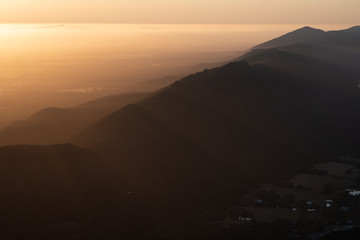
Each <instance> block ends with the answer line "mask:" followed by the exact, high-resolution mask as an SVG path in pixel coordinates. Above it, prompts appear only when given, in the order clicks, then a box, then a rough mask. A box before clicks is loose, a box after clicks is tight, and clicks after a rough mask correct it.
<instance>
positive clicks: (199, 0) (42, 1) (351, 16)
mask: <svg viewBox="0 0 360 240" xmlns="http://www.w3.org/2000/svg"><path fill="white" fill-rule="evenodd" d="M359 9H360V2H359V1H358V0H343V1H337V0H316V1H314V0H297V1H289V0H221V1H220V0H51V1H49V0H1V1H0V22H1V21H2V22H67V23H69V22H77V23H79V22H82V23H84V22H85V23H105V22H112V23H241V24H244V23H261V24H263V23H267V24H268V23H281V24H289V23H296V24H308V23H319V24H324V23H325V24H329V23H337V24H339V23H344V24H358V23H359V22H360V20H359Z"/></svg>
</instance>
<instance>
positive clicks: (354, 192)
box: [345, 189, 360, 197]
mask: <svg viewBox="0 0 360 240" xmlns="http://www.w3.org/2000/svg"><path fill="white" fill-rule="evenodd" d="M345 190H346V191H348V192H349V195H350V196H353V197H356V196H359V195H360V190H357V189H345Z"/></svg>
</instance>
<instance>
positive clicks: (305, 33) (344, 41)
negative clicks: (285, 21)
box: [253, 26, 360, 49]
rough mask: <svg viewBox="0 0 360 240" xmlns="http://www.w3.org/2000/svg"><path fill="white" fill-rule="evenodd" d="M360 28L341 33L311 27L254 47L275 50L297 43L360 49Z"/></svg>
mask: <svg viewBox="0 0 360 240" xmlns="http://www.w3.org/2000/svg"><path fill="white" fill-rule="evenodd" d="M359 37H360V27H359V26H354V27H351V28H349V29H344V30H339V31H327V32H325V31H323V30H320V29H314V28H311V27H303V28H300V29H297V30H295V31H293V32H290V33H287V34H285V35H283V36H280V37H278V38H275V39H272V40H270V41H267V42H265V43H262V44H260V45H257V46H255V47H253V49H259V48H275V47H281V46H286V45H293V44H297V43H312V44H321V45H323V46H324V45H332V46H345V47H354V46H355V47H359V46H360V43H359V41H358V39H359Z"/></svg>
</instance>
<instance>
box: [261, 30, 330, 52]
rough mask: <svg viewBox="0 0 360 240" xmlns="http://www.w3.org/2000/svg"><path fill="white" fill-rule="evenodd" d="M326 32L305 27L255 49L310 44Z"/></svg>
mask: <svg viewBox="0 0 360 240" xmlns="http://www.w3.org/2000/svg"><path fill="white" fill-rule="evenodd" d="M325 33H326V32H325V31H323V30H321V29H316V28H312V27H309V26H305V27H302V28H299V29H297V30H295V31H292V32H289V33H287V34H285V35H283V36H281V37H278V38H275V39H273V40H270V41H268V42H265V43H263V44H260V45H258V46H255V47H254V48H272V47H279V46H284V45H289V44H294V43H301V42H309V41H312V40H314V39H318V38H320V37H322V36H323V35H324V34H325Z"/></svg>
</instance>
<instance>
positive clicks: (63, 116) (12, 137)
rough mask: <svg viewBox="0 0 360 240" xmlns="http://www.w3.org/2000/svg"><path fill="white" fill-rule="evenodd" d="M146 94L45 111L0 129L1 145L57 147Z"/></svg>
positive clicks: (116, 97)
mask: <svg viewBox="0 0 360 240" xmlns="http://www.w3.org/2000/svg"><path fill="white" fill-rule="evenodd" d="M148 95H149V94H148V93H122V94H117V95H112V96H107V97H103V98H99V99H96V100H93V101H90V102H87V103H84V104H81V105H79V106H76V107H73V108H47V109H43V110H41V111H39V112H38V113H35V114H34V115H32V116H31V117H30V118H29V119H27V120H23V121H17V122H14V123H12V124H10V125H9V126H7V127H5V128H3V129H1V130H0V146H4V145H17V144H58V143H64V142H66V139H68V138H69V137H70V136H72V135H74V134H76V133H78V132H80V131H82V130H84V129H86V128H87V127H88V126H90V125H92V124H94V123H95V122H96V121H98V120H100V119H102V118H103V117H105V116H106V115H108V114H110V113H111V112H113V111H116V110H118V109H120V108H121V107H123V106H125V105H127V104H130V103H135V102H137V101H140V100H141V99H143V98H145V97H146V96H148Z"/></svg>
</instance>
